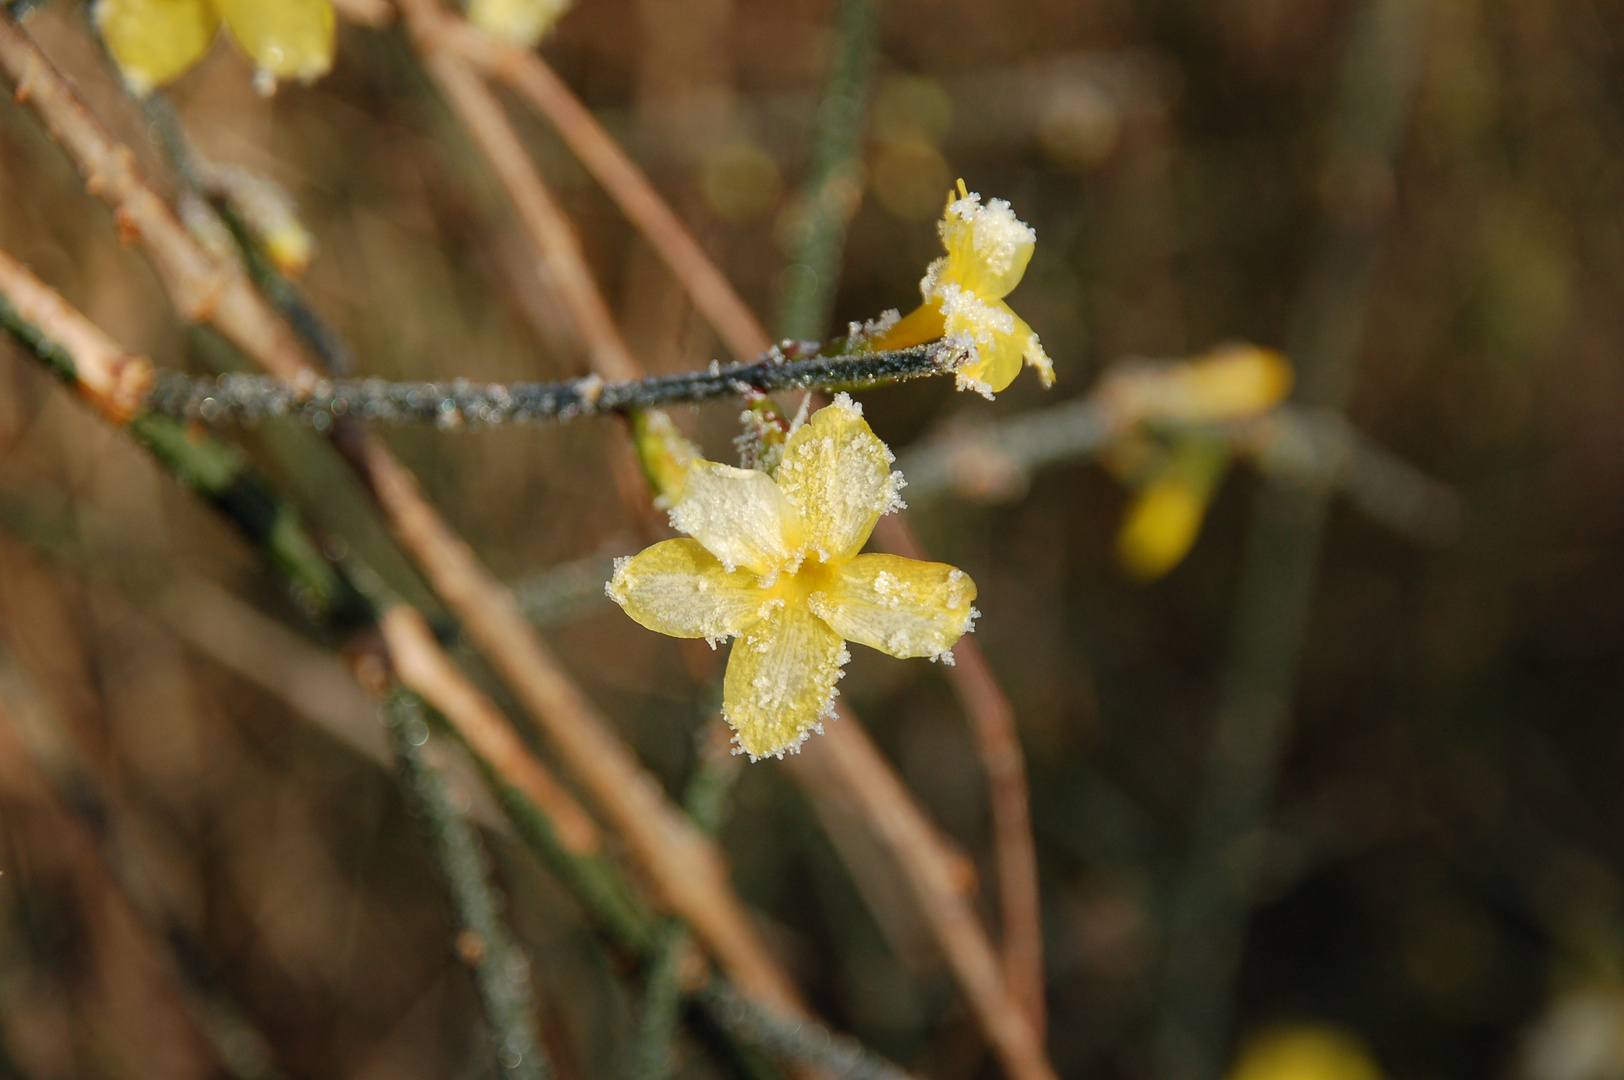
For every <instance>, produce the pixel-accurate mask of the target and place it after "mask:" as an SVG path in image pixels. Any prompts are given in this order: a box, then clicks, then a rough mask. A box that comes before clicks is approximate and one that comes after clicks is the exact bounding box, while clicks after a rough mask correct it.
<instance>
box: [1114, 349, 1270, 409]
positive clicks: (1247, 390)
mask: <svg viewBox="0 0 1624 1080" xmlns="http://www.w3.org/2000/svg"><path fill="white" fill-rule="evenodd" d="M1291 383H1292V371H1291V363H1290V362H1289V361H1288V360H1287V359H1286V358H1285V357H1284V356H1281V355H1280V354H1279V353H1277V352H1275V351H1274V350H1273V349H1264V348H1260V347H1259V346H1256V345H1244V344H1241V345H1224V346H1222V347H1220V348H1217V349H1214V350H1213V351H1211V352H1209V353H1206V354H1204V355H1202V356H1198V357H1196V358H1195V359H1193V360H1177V361H1173V362H1171V363H1146V362H1142V361H1141V362H1137V363H1129V364H1124V365H1121V366H1120V367H1119V368H1118V369H1117V370H1115V371H1112V372H1110V373H1108V374H1107V375H1106V376H1105V378H1104V379H1103V380H1102V383H1101V387H1100V390H1099V395H1100V397H1101V398H1102V399H1103V400H1104V401H1106V402H1107V403H1108V404H1109V405H1110V407H1111V409H1112V410H1113V411H1114V412H1115V413H1116V414H1117V415H1118V416H1120V417H1122V418H1123V420H1125V421H1129V422H1133V421H1149V422H1152V423H1155V422H1164V423H1178V424H1219V423H1225V422H1228V421H1233V420H1244V419H1246V418H1248V417H1251V416H1257V415H1259V414H1261V413H1265V412H1268V411H1269V410H1270V409H1272V408H1274V407H1275V406H1276V405H1278V404H1280V402H1282V401H1284V400H1285V397H1286V395H1287V394H1289V393H1290V392H1291Z"/></svg>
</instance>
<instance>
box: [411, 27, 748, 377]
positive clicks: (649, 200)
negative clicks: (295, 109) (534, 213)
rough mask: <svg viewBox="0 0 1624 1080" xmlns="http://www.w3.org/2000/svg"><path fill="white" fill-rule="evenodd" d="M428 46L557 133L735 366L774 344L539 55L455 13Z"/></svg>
mask: <svg viewBox="0 0 1624 1080" xmlns="http://www.w3.org/2000/svg"><path fill="white" fill-rule="evenodd" d="M423 44H424V47H426V48H443V49H446V50H449V51H452V52H455V53H456V54H457V55H458V56H460V57H462V58H463V59H464V60H467V61H468V62H470V63H472V64H474V65H475V66H476V67H478V68H479V69H480V70H481V71H483V72H485V73H486V74H487V75H489V76H491V77H492V78H495V79H497V80H499V81H501V82H503V83H506V84H507V85H508V86H509V87H511V88H512V89H513V91H514V92H515V93H517V94H518V95H519V96H520V97H522V98H523V99H524V100H525V101H527V102H529V103H530V105H531V106H532V107H533V108H535V110H536V111H537V112H539V113H541V114H542V115H543V116H545V117H546V118H547V119H548V120H549V121H551V122H552V125H553V127H554V128H555V129H556V130H557V131H558V134H559V135H560V136H561V137H562V138H563V140H564V142H565V143H566V144H567V145H568V146H569V148H570V149H571V150H573V151H574V152H575V156H576V157H578V158H580V160H581V163H582V164H583V165H585V166H586V168H587V171H589V172H590V173H591V174H592V176H593V177H594V178H595V179H596V180H597V181H598V183H599V184H601V185H603V189H604V190H605V191H607V192H608V193H609V196H610V197H611V198H613V199H614V200H615V203H616V204H617V205H618V206H619V207H620V209H621V212H622V213H624V214H625V215H626V218H627V220H629V221H630V222H631V223H632V224H633V225H635V226H636V227H637V228H638V229H639V230H641V232H642V233H643V236H644V237H645V238H647V240H648V242H649V244H650V245H651V246H652V247H653V248H654V250H655V251H656V252H658V253H659V256H660V258H661V259H663V260H664V261H665V264H666V265H667V266H668V267H670V269H671V272H672V273H673V274H674V275H675V276H676V278H677V280H678V281H679V282H680V283H681V284H682V286H683V288H685V289H686V290H687V291H688V295H689V297H690V298H692V300H693V303H694V307H695V308H697V309H698V310H699V312H700V314H701V315H703V316H704V317H705V320H706V321H707V322H709V323H710V324H711V327H712V329H714V330H715V331H716V333H717V335H718V336H719V337H720V338H721V339H722V341H723V343H724V344H725V345H726V346H727V350H728V352H730V353H732V354H733V356H734V358H735V359H737V360H751V359H754V358H755V357H756V356H759V355H760V354H761V353H762V351H763V350H765V349H766V347H767V345H768V338H767V333H766V331H765V330H763V329H762V327H761V324H760V323H759V322H757V321H756V317H755V315H754V314H753V313H752V312H751V311H750V309H749V308H748V307H747V306H745V303H744V301H743V300H741V299H740V298H739V294H738V293H737V292H736V291H735V290H734V288H733V286H732V285H731V284H729V283H728V280H727V278H726V277H725V276H723V274H722V272H721V271H720V270H718V269H717V267H716V264H715V263H714V262H712V261H711V259H710V258H709V257H708V256H707V255H706V254H705V252H704V249H703V248H701V247H700V246H699V243H698V242H697V241H696V240H695V239H694V238H693V235H692V234H691V233H689V231H688V229H687V228H686V227H685V226H684V225H683V224H682V220H681V219H680V218H678V217H677V215H676V214H675V213H673V212H672V210H671V208H670V206H669V205H667V204H666V202H665V200H664V199H662V198H660V196H659V194H658V193H657V192H656V191H655V190H654V186H653V185H652V184H650V183H649V181H648V178H647V177H646V176H644V175H643V171H642V170H641V169H639V168H638V167H637V165H636V164H635V163H634V162H633V161H632V159H631V158H630V157H628V156H627V154H626V152H625V151H624V150H622V149H621V148H620V145H619V144H618V143H616V142H615V140H614V139H613V138H612V137H610V135H609V133H608V132H606V131H605V130H604V129H603V125H602V124H600V123H598V119H597V117H595V116H593V115H592V112H591V111H590V110H589V109H587V107H586V106H585V105H583V104H582V103H581V100H580V98H578V97H576V96H575V94H574V92H573V91H571V90H570V88H569V85H568V84H567V83H565V82H564V80H563V79H560V78H559V77H558V75H557V73H556V72H554V71H553V69H552V68H551V67H549V66H548V64H547V62H546V61H545V60H543V59H542V58H541V57H540V56H539V55H538V54H536V53H535V52H533V51H531V50H528V49H520V48H518V47H517V46H515V45H511V44H509V43H507V42H505V41H500V40H498V39H496V38H493V37H491V36H490V35H489V34H486V33H484V32H483V31H481V30H479V29H478V28H477V27H474V26H472V25H470V24H469V23H468V22H467V21H465V20H463V19H460V18H457V17H456V16H454V15H450V14H447V15H445V16H444V17H443V18H442V20H441V21H440V23H439V24H438V26H437V27H434V28H432V29H431V30H429V31H427V32H425V34H424V37H423Z"/></svg>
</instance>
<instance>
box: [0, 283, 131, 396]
mask: <svg viewBox="0 0 1624 1080" xmlns="http://www.w3.org/2000/svg"><path fill="white" fill-rule="evenodd" d="M0 294H4V297H5V299H6V300H7V301H8V302H9V303H10V304H11V307H12V309H13V310H14V311H16V313H17V315H18V316H19V317H20V318H21V319H22V320H23V321H24V322H26V323H30V324H32V325H34V326H38V327H41V328H44V329H45V330H46V332H47V333H48V334H49V335H50V336H51V337H52V339H53V340H55V341H56V342H57V343H58V344H59V345H61V346H62V347H63V348H64V349H66V350H67V352H68V355H70V356H72V357H73V363H74V371H73V372H72V373H71V375H72V378H73V386H74V389H75V391H76V392H77V393H78V394H79V396H80V397H81V398H83V399H84V400H85V401H87V402H89V403H90V405H91V406H92V407H93V408H94V409H95V410H96V411H97V412H99V413H101V414H102V415H103V416H104V417H106V418H107V419H108V420H110V421H112V422H113V423H114V424H116V425H118V426H120V427H122V426H123V425H124V424H126V423H127V422H128V421H129V419H130V417H131V416H132V415H134V414H135V412H136V411H137V410H138V409H140V407H141V402H142V401H143V400H144V399H145V398H146V395H147V391H148V390H149V389H150V388H151V386H152V380H153V368H152V362H151V361H150V360H148V359H147V358H146V357H144V356H134V355H132V354H130V353H128V352H126V351H124V350H123V349H121V348H119V345H118V343H117V342H115V341H114V340H113V339H112V338H110V337H108V336H107V335H106V334H104V333H102V331H101V328H100V327H98V326H97V325H96V324H95V323H92V322H91V321H90V320H89V319H87V318H85V317H84V316H83V315H81V314H79V312H78V311H76V310H75V309H74V308H73V306H72V305H70V304H69V303H68V302H67V301H66V300H64V299H62V296H61V295H60V294H59V293H58V292H57V291H56V290H55V289H52V288H51V287H50V286H49V285H46V284H45V283H44V282H43V281H41V280H40V279H39V278H37V277H35V276H34V275H33V274H32V273H30V272H29V270H28V268H27V267H25V266H24V265H23V264H22V263H20V262H18V261H17V260H15V259H13V258H12V257H11V256H10V255H8V254H6V253H5V252H4V251H0Z"/></svg>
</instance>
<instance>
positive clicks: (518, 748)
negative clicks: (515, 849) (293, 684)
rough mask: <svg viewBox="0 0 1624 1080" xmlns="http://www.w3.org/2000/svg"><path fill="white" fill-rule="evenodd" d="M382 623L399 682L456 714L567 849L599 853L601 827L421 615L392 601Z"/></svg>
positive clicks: (475, 745)
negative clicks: (443, 646) (445, 648)
mask: <svg viewBox="0 0 1624 1080" xmlns="http://www.w3.org/2000/svg"><path fill="white" fill-rule="evenodd" d="M378 627H379V629H380V630H382V631H383V639H384V643H385V644H386V645H388V647H389V659H390V663H391V664H392V665H393V667H394V669H395V674H396V675H398V676H399V677H400V680H401V682H403V683H405V684H406V685H407V686H409V687H411V688H412V689H413V690H415V691H416V692H417V693H418V694H419V695H421V696H422V698H423V700H424V701H427V702H428V703H429V704H430V705H432V706H433V707H434V708H435V709H436V710H438V711H439V712H440V714H441V715H442V716H446V717H453V718H455V719H454V726H455V730H456V732H457V735H458V736H459V737H461V738H462V739H463V741H465V742H466V743H467V744H468V747H469V749H471V750H473V752H474V753H475V754H477V755H479V757H480V758H481V759H482V760H483V761H485V762H486V764H488V765H489V766H490V768H491V769H492V770H493V771H494V772H495V773H496V774H497V775H498V776H501V777H502V778H503V779H504V780H506V781H507V782H508V783H509V784H512V785H513V786H514V787H515V788H517V789H518V790H519V791H520V792H522V793H523V794H524V796H525V797H526V798H527V799H529V800H530V801H531V802H532V803H534V804H535V805H536V808H537V809H539V810H540V811H541V812H542V813H544V814H546V815H547V816H548V818H550V819H551V821H552V825H553V828H554V830H555V831H556V832H557V833H558V838H559V841H560V842H561V843H563V845H564V847H565V848H567V849H568V850H569V851H570V852H572V853H573V854H575V855H593V854H596V853H597V852H599V851H601V850H602V848H603V838H602V836H600V835H599V832H598V826H597V825H596V824H595V823H594V822H593V820H592V819H591V818H590V817H588V816H587V814H586V811H584V810H582V809H581V807H580V804H578V803H577V802H576V801H575V800H574V799H573V798H572V797H571V796H570V794H569V793H568V792H567V791H565V790H564V789H563V787H561V786H560V785H559V783H558V781H557V780H555V779H554V778H553V775H552V773H550V772H548V771H547V769H546V767H545V766H543V765H542V764H541V762H539V761H537V760H536V759H535V756H534V755H532V754H531V753H530V750H529V749H528V748H527V747H526V746H525V745H524V743H523V742H522V741H521V740H520V739H519V736H518V734H517V733H516V732H515V731H514V730H513V726H512V725H511V724H509V723H508V722H507V718H506V717H505V716H503V715H502V713H501V711H500V710H499V709H497V707H496V705H495V703H493V702H492V701H491V700H490V699H489V698H487V697H486V696H485V695H484V693H482V692H481V691H480V689H479V688H478V687H477V686H475V685H474V684H473V682H472V681H471V680H470V679H469V678H468V676H466V675H464V674H463V673H462V669H461V668H459V667H457V665H456V664H454V663H452V661H451V658H450V657H448V656H447V655H446V654H445V652H444V651H443V650H442V649H441V648H440V645H439V642H437V641H435V639H434V632H433V631H432V630H430V629H429V625H428V623H426V622H424V621H423V616H421V615H419V614H418V613H417V611H416V609H414V608H411V607H408V606H407V605H405V604H392V605H390V606H389V607H387V608H385V609H384V611H383V613H382V615H381V616H380V617H379V619H378Z"/></svg>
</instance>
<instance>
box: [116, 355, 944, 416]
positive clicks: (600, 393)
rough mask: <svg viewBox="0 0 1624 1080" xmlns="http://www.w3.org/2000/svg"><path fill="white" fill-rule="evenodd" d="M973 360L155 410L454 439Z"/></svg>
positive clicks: (167, 388)
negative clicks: (425, 429) (462, 433)
mask: <svg viewBox="0 0 1624 1080" xmlns="http://www.w3.org/2000/svg"><path fill="white" fill-rule="evenodd" d="M968 359H969V356H968V354H967V352H966V351H965V350H964V349H962V348H960V347H957V346H955V345H954V344H952V343H948V342H932V343H931V344H928V345H917V346H914V347H912V348H908V349H897V350H894V351H891V352H878V353H866V354H863V355H857V356H833V357H812V358H810V359H804V360H802V359H797V360H782V359H779V358H778V357H776V356H772V355H769V356H768V358H766V359H763V360H760V361H757V362H756V363H753V364H728V365H721V364H712V365H711V367H710V368H709V369H708V370H705V371H696V372H687V373H683V374H680V375H660V376H654V377H651V378H646V379H634V380H630V381H627V382H613V383H605V382H604V381H603V380H602V379H599V378H597V377H596V376H588V377H587V378H584V379H574V380H571V381H569V382H561V383H512V384H508V385H505V386H504V385H496V384H486V383H473V382H469V381H467V380H462V379H458V380H455V381H451V382H438V383H435V382H391V381H388V380H385V379H356V380H319V381H316V382H314V383H313V384H311V385H310V386H308V387H303V386H293V385H290V384H289V383H286V382H283V381H281V380H278V379H274V378H271V377H268V376H262V375H240V374H234V375H222V376H220V377H219V378H214V379H195V378H193V377H191V376H188V375H182V374H178V373H167V374H164V375H161V376H159V378H158V380H157V383H156V385H155V388H154V390H153V392H152V394H151V395H150V396H149V397H148V399H147V403H146V404H147V408H148V409H150V410H151V411H152V412H155V413H160V414H162V415H165V416H173V417H180V418H185V419H188V420H198V421H202V422H203V423H207V424H228V423H252V422H254V421H257V420H260V419H263V418H270V417H286V418H289V419H294V420H299V421H302V422H304V423H307V424H309V425H311V426H312V427H315V428H317V429H318V430H325V429H326V428H327V427H329V426H330V425H331V424H332V422H333V419H334V418H335V417H340V416H346V415H348V416H356V417H359V418H360V419H363V420H369V421H380V422H385V423H397V424H412V423H416V424H434V425H436V426H438V427H441V428H445V429H453V428H458V427H462V426H464V425H475V424H500V423H523V422H526V421H531V422H536V421H562V420H570V419H574V418H576V417H580V416H593V415H599V414H604V413H619V412H633V411H636V410H640V409H652V408H658V407H660V406H664V405H672V404H678V403H684V402H687V403H695V402H703V401H715V400H718V399H722V398H730V397H738V396H741V395H744V394H747V393H748V392H750V391H761V392H772V391H779V390H807V389H812V388H820V389H832V388H839V387H863V386H878V385H881V384H884V383H891V382H899V381H902V380H904V379H916V378H922V377H924V376H927V375H942V374H948V373H951V372H953V371H955V370H957V369H958V368H959V367H960V366H961V365H963V364H964V363H965V362H966V360H968Z"/></svg>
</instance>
